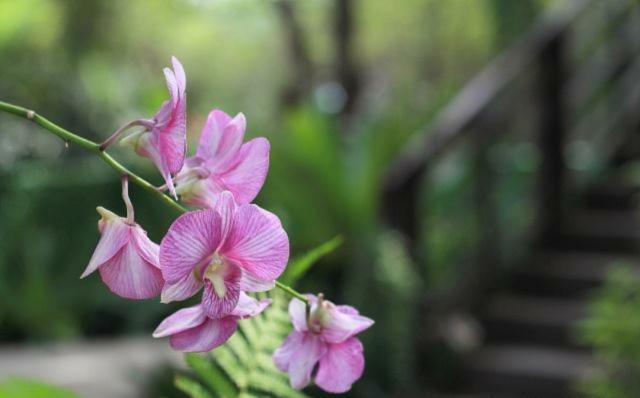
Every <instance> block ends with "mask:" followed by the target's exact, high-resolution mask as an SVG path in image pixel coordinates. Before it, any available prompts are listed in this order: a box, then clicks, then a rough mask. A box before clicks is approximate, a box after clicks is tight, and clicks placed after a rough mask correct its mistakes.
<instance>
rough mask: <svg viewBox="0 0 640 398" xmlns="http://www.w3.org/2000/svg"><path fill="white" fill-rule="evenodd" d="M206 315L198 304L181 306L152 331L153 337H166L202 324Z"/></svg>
mask: <svg viewBox="0 0 640 398" xmlns="http://www.w3.org/2000/svg"><path fill="white" fill-rule="evenodd" d="M206 319H207V318H206V316H205V314H204V312H203V311H202V307H201V306H200V305H195V306H193V307H189V308H183V309H181V310H178V311H176V312H175V313H173V314H171V315H169V316H168V317H167V318H165V319H164V320H163V321H162V322H160V325H158V327H157V328H156V330H155V331H154V332H153V337H156V338H158V337H167V336H171V335H173V334H176V333H181V332H184V331H187V330H189V329H193V328H195V327H197V326H200V325H202V324H203V323H204V322H205V321H206Z"/></svg>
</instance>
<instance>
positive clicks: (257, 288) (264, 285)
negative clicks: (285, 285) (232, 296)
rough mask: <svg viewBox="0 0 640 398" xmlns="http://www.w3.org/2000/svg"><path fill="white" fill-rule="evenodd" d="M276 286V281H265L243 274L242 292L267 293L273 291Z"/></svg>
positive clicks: (246, 273) (241, 281) (241, 280)
mask: <svg viewBox="0 0 640 398" xmlns="http://www.w3.org/2000/svg"><path fill="white" fill-rule="evenodd" d="M275 286H276V281H275V280H271V281H263V280H261V279H257V278H256V277H254V276H252V275H251V274H249V273H248V272H243V273H242V279H240V290H242V291H243V292H266V291H269V290H271V289H273V288H274V287H275Z"/></svg>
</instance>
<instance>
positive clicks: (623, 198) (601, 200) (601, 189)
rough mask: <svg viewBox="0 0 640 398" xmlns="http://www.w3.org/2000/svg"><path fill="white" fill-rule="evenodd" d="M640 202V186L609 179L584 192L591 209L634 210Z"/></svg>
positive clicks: (587, 204) (586, 202) (586, 203)
mask: <svg viewBox="0 0 640 398" xmlns="http://www.w3.org/2000/svg"><path fill="white" fill-rule="evenodd" d="M639 203H640V186H638V185H633V184H625V183H623V182H620V181H609V182H605V183H601V184H598V185H595V186H593V187H591V188H590V189H588V190H587V192H586V193H585V194H584V204H585V206H586V207H587V208H589V209H598V210H632V209H634V208H636V207H637V206H638V204H639Z"/></svg>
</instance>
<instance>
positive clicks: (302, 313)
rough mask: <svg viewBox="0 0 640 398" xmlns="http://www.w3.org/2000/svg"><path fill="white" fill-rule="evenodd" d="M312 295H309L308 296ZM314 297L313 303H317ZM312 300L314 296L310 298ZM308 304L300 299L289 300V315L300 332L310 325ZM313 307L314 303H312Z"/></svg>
mask: <svg viewBox="0 0 640 398" xmlns="http://www.w3.org/2000/svg"><path fill="white" fill-rule="evenodd" d="M309 296H311V295H308V297H309ZM312 297H313V303H315V297H314V296H312ZM309 299H310V300H311V299H312V298H309ZM306 307H307V305H306V304H305V303H304V302H303V301H302V300H300V299H297V298H293V299H291V301H290V302H289V317H290V318H291V323H293V327H294V328H295V329H296V330H297V331H298V332H306V331H307V330H308V329H309V327H308V325H307V312H306V311H307V309H306ZM312 309H313V305H312Z"/></svg>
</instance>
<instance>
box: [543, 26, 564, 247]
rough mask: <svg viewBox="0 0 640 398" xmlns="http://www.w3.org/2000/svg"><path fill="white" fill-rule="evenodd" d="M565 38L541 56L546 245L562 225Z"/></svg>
mask: <svg viewBox="0 0 640 398" xmlns="http://www.w3.org/2000/svg"><path fill="white" fill-rule="evenodd" d="M564 40H565V39H564V35H563V34H562V33H560V34H558V36H556V37H555V38H554V39H553V40H551V41H550V42H549V43H548V44H547V47H546V48H545V49H544V51H543V52H542V53H541V55H540V102H539V104H540V105H539V106H540V133H539V149H540V155H541V165H540V170H539V174H538V176H539V177H538V178H539V181H538V222H539V227H538V228H539V230H538V232H539V239H540V241H541V242H547V241H549V240H551V239H553V237H554V236H555V235H556V234H557V233H558V232H559V228H560V227H561V224H562V207H563V204H562V202H563V190H564V183H565V174H566V173H565V161H564V139H565V137H564V135H565V125H564V124H565V120H564V103H563V102H564V101H563V98H562V91H563V90H562V88H563V87H562V86H563V82H564V78H565V76H564V73H565V71H564V61H563V56H564V52H563V48H564Z"/></svg>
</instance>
